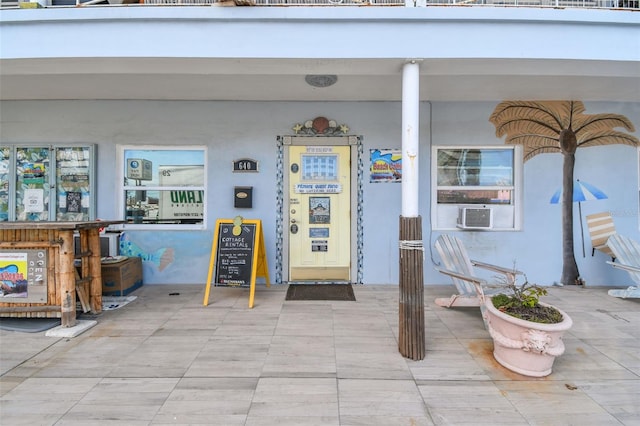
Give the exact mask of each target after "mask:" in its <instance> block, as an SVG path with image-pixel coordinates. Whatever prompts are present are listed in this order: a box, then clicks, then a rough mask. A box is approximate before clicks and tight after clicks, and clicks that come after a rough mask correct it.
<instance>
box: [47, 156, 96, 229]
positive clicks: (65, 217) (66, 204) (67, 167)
mask: <svg viewBox="0 0 640 426" xmlns="http://www.w3.org/2000/svg"><path fill="white" fill-rule="evenodd" d="M91 161H92V158H91V149H90V148H89V147H65V148H56V181H57V182H56V183H57V185H56V187H57V197H58V204H57V209H58V210H57V212H56V220H60V221H84V220H89V218H90V217H89V213H90V212H89V209H90V205H91V203H90V200H91V197H93V196H94V194H91V182H90V179H91V174H90V170H91V169H90V167H91Z"/></svg>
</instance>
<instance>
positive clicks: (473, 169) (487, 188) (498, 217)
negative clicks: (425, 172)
mask: <svg viewBox="0 0 640 426" xmlns="http://www.w3.org/2000/svg"><path fill="white" fill-rule="evenodd" d="M519 148H520V147H475V146H474V147H435V148H434V149H433V153H432V170H433V172H434V173H435V178H434V179H433V182H434V184H435V188H434V191H433V195H432V198H433V200H432V201H433V202H432V205H433V206H434V208H433V216H434V225H435V228H436V229H442V230H445V229H460V228H462V229H464V228H466V226H465V221H464V220H465V218H466V217H467V213H469V211H470V210H472V213H474V214H476V215H477V214H481V215H485V216H486V217H487V218H491V220H490V221H489V220H488V221H487V223H486V224H484V225H483V226H482V228H484V229H502V230H513V229H519V227H520V225H519V223H520V213H519V209H520V202H519V199H520V195H521V194H520V192H521V189H520V188H521V184H520V182H521V178H522V176H521V175H522V172H521V170H522V160H521V158H522V156H521V155H520V149H519ZM465 209H468V210H467V211H465ZM470 228H476V227H474V226H470Z"/></svg>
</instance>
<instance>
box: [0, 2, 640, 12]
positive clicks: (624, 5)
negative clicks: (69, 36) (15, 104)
mask: <svg viewBox="0 0 640 426" xmlns="http://www.w3.org/2000/svg"><path fill="white" fill-rule="evenodd" d="M227 4H229V5H237V6H256V7H269V6H280V7H283V6H290V7H295V6H409V7H414V6H417V7H429V6H459V7H475V6H477V7H539V8H545V7H551V8H559V7H561V8H601V9H628V10H633V9H635V10H638V9H639V8H640V0H30V1H27V0H25V1H22V0H0V8H2V9H12V8H38V7H65V6H67V7H69V6H74V7H76V6H203V5H205V6H206V5H210V6H224V5H227Z"/></svg>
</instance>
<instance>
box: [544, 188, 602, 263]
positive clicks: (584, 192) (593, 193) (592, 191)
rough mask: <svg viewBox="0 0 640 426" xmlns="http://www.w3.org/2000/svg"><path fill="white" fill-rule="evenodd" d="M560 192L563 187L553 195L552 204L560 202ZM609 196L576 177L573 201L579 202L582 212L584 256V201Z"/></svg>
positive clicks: (579, 211)
mask: <svg viewBox="0 0 640 426" xmlns="http://www.w3.org/2000/svg"><path fill="white" fill-rule="evenodd" d="M560 194H562V188H560V189H558V190H557V191H556V192H555V193H554V194H553V196H552V197H551V200H550V203H551V204H558V203H559V202H560ZM605 198H608V197H607V195H606V194H605V193H604V192H602V191H601V190H599V189H598V188H596V187H595V186H593V185H591V184H590V183H587V182H583V181H581V180H580V179H576V181H575V182H574V183H573V202H574V203H576V202H577V203H578V213H579V214H580V236H581V237H582V257H585V256H586V255H585V253H584V231H583V228H582V204H581V203H582V202H583V201H589V200H604V199H605Z"/></svg>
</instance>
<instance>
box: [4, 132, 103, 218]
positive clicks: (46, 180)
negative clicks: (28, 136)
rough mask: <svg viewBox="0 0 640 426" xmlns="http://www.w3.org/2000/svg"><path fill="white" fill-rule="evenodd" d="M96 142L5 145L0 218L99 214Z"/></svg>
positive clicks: (87, 216) (83, 216)
mask: <svg viewBox="0 0 640 426" xmlns="http://www.w3.org/2000/svg"><path fill="white" fill-rule="evenodd" d="M94 162H95V155H94V146H93V145H86V146H85V145H77V146H75V145H73V146H72V145H69V146H66V145H65V146H57V145H35V146H18V145H10V146H2V147H0V221H86V220H93V218H94V217H95V213H94V212H95V203H96V194H95V190H94V186H95V179H94V173H95V171H94V169H95V167H94Z"/></svg>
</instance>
